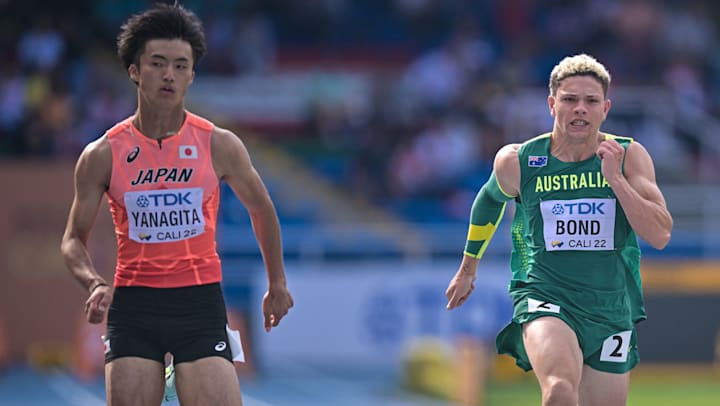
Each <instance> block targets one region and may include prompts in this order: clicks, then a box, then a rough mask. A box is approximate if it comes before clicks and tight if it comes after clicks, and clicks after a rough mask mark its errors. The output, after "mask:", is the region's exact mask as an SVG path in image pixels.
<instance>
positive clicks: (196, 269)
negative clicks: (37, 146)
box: [61, 4, 293, 406]
mask: <svg viewBox="0 0 720 406" xmlns="http://www.w3.org/2000/svg"><path fill="white" fill-rule="evenodd" d="M205 50H206V47H205V37H204V33H203V28H202V23H201V22H200V20H199V19H198V18H197V17H196V16H195V14H193V13H192V12H191V11H189V10H187V9H185V8H183V7H182V6H180V5H177V4H176V5H172V6H171V5H157V6H155V7H154V8H152V9H149V10H147V11H145V12H143V13H141V14H137V15H134V16H132V17H131V18H130V19H129V20H128V21H127V22H126V23H125V24H124V25H123V26H122V28H121V32H120V34H119V36H118V54H119V56H120V59H121V60H122V62H123V64H124V66H125V68H126V69H127V72H128V75H129V76H130V79H131V80H132V81H133V82H134V83H135V84H136V85H137V95H138V107H137V111H136V113H135V114H134V115H132V116H131V117H129V118H127V119H125V120H123V121H121V122H119V123H118V124H116V125H115V126H114V127H112V128H111V129H110V130H108V131H107V132H106V133H105V134H104V135H103V136H101V137H100V138H98V139H97V140H95V141H93V142H91V143H90V144H88V145H87V146H86V147H85V149H84V150H83V152H82V154H81V155H80V158H79V159H78V161H77V164H76V168H75V197H74V200H73V202H72V207H71V209H70V214H69V217H68V222H67V227H66V230H65V234H64V236H63V240H62V247H61V250H62V254H63V256H64V258H65V262H66V264H67V266H68V268H69V269H70V271H71V272H72V273H73V275H74V276H75V278H77V280H78V281H79V282H80V283H82V284H83V286H84V287H85V288H87V290H88V292H89V295H90V296H89V298H88V299H87V301H86V303H85V312H86V315H87V320H88V321H89V322H90V323H100V322H102V321H104V320H105V318H106V317H107V334H106V336H105V337H104V340H105V342H104V344H105V381H106V391H107V401H108V405H133V406H144V405H153V406H157V405H159V404H160V403H161V402H162V399H163V391H164V388H165V381H164V359H165V355H166V353H171V354H172V355H173V359H174V364H175V384H176V386H177V394H178V397H179V400H180V402H181V403H182V404H183V405H184V406H185V405H191V406H192V405H241V404H242V398H241V394H240V386H239V383H238V379H237V375H236V372H235V368H234V366H233V364H232V359H233V354H232V352H231V349H230V342H229V337H228V333H227V331H226V325H227V315H226V309H225V303H224V299H223V295H222V291H221V287H220V282H221V279H222V273H221V266H220V259H219V257H218V253H217V250H216V243H215V229H216V222H217V213H218V202H219V193H220V191H219V184H220V181H224V182H227V184H228V185H229V186H230V187H231V188H232V190H233V191H234V193H235V195H236V196H237V198H238V199H239V200H240V201H241V202H242V203H243V205H244V206H245V207H246V208H247V210H248V213H249V215H250V218H251V221H252V226H253V230H254V232H255V236H256V239H257V241H258V245H259V247H260V251H261V253H262V257H263V260H264V263H265V269H266V272H267V277H268V285H269V286H268V290H267V292H266V294H265V297H264V299H263V303H262V309H263V313H264V317H265V329H266V330H267V331H270V329H271V328H272V327H275V326H277V325H278V323H279V322H280V320H281V319H282V318H283V316H285V315H286V314H287V312H288V310H289V309H290V308H291V307H292V306H293V299H292V296H291V295H290V292H289V291H288V289H287V286H286V278H285V270H284V265H283V253H282V243H281V238H280V225H279V222H278V218H277V214H276V211H275V207H274V205H273V202H272V200H271V199H270V196H269V194H268V192H267V189H266V188H265V185H264V183H263V181H262V179H261V178H260V176H259V175H258V173H257V172H256V170H255V168H254V167H253V165H252V163H251V160H250V157H249V155H248V151H247V149H246V148H245V146H244V145H243V143H242V142H241V140H240V139H239V138H238V137H237V136H236V135H235V134H233V133H232V132H231V131H228V130H226V129H222V128H219V127H217V126H215V125H214V124H213V123H211V122H210V121H208V120H206V119H204V118H201V117H199V116H197V115H195V114H193V113H191V112H189V111H187V110H186V109H185V105H184V100H185V93H186V91H187V89H188V87H189V86H190V84H191V83H192V81H193V78H194V76H195V70H194V68H195V66H196V64H197V62H198V61H199V60H200V59H201V57H202V56H203V55H204V54H205ZM103 195H105V196H106V198H107V199H108V201H109V203H110V211H111V213H112V217H113V221H114V223H115V231H116V234H117V242H118V258H117V267H116V270H115V276H114V282H113V286H110V284H109V283H108V282H106V281H105V280H104V279H103V278H102V277H101V276H100V275H99V274H98V273H97V272H96V270H95V268H94V266H93V264H92V261H91V259H90V255H89V253H88V250H87V240H88V237H89V234H90V230H91V228H92V226H93V223H94V220H95V217H96V214H97V211H98V208H99V206H100V202H101V199H102V197H103Z"/></svg>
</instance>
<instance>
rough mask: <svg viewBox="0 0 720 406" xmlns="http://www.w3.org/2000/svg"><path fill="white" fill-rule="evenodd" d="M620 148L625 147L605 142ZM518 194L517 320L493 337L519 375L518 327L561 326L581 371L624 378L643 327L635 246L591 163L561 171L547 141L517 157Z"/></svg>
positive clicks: (597, 165) (513, 290)
mask: <svg viewBox="0 0 720 406" xmlns="http://www.w3.org/2000/svg"><path fill="white" fill-rule="evenodd" d="M606 137H608V138H613V139H615V140H616V141H618V142H619V143H620V144H621V145H622V146H623V147H625V148H626V149H627V146H628V145H629V144H630V143H631V142H632V139H631V138H626V137H618V136H614V135H609V134H606ZM518 159H519V162H520V190H519V191H520V193H519V196H518V198H517V199H516V212H515V215H514V218H513V223H512V241H513V251H512V254H511V262H510V265H511V269H512V280H511V282H510V295H511V297H512V298H513V302H514V315H513V321H512V322H511V323H510V324H509V325H508V326H506V327H505V329H503V331H502V332H501V333H500V334H499V336H498V338H497V343H496V344H497V348H498V352H499V353H508V354H510V355H512V356H514V357H515V358H516V359H517V364H518V365H519V366H520V367H522V368H523V369H525V370H529V369H531V368H532V366H531V365H530V362H529V360H528V359H527V355H526V354H525V350H524V345H523V343H522V327H521V325H522V324H523V323H526V322H529V321H531V320H533V319H535V318H538V317H542V316H555V317H559V318H561V319H562V320H564V321H565V322H566V323H567V324H568V325H569V326H570V327H571V328H572V329H573V330H574V331H575V333H576V335H577V336H578V340H579V342H580V346H581V348H582V350H583V356H584V359H585V363H586V364H588V365H590V366H591V367H593V368H595V369H598V370H601V371H606V372H615V373H622V372H626V371H627V370H629V369H631V368H632V367H633V366H634V365H635V364H636V363H637V360H638V355H637V348H636V345H635V343H636V337H635V330H634V324H635V323H636V322H638V321H640V320H644V319H645V318H646V316H645V309H644V305H643V299H642V285H641V280H640V250H639V248H638V243H637V237H636V235H635V233H634V231H633V230H632V228H631V227H630V224H629V223H628V220H627V218H626V217H625V213H624V211H623V209H622V207H621V206H620V203H619V202H618V201H617V200H616V198H615V194H614V193H613V191H612V189H611V188H610V185H609V184H608V183H607V181H606V180H605V178H604V177H603V175H602V172H601V161H600V159H599V158H598V157H597V156H595V155H593V156H592V157H591V158H589V159H587V160H584V161H581V162H562V161H560V160H558V159H557V158H555V157H554V156H552V155H551V154H550V134H549V133H548V134H543V135H540V136H538V137H535V138H533V139H531V140H528V141H526V142H525V143H523V144H522V146H521V147H520V148H519V150H518Z"/></svg>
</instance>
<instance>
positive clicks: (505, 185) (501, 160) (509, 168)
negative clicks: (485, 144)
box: [493, 144, 522, 196]
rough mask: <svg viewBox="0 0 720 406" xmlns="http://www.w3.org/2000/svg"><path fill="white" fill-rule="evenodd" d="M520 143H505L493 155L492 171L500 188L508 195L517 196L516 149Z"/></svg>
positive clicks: (518, 182) (518, 183) (517, 163)
mask: <svg viewBox="0 0 720 406" xmlns="http://www.w3.org/2000/svg"><path fill="white" fill-rule="evenodd" d="M521 146H522V144H507V145H505V146H504V147H502V148H500V150H499V151H498V152H497V154H496V155H495V162H494V163H493V171H494V172H495V177H496V178H497V181H498V183H499V184H500V188H501V189H502V190H503V192H504V193H505V194H506V195H508V196H517V195H518V193H519V188H520V163H519V162H520V161H519V159H518V151H519V150H520V147H521Z"/></svg>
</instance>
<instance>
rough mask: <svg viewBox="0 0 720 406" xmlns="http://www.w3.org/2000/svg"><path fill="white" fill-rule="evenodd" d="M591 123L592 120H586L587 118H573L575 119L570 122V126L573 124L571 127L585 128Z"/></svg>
mask: <svg viewBox="0 0 720 406" xmlns="http://www.w3.org/2000/svg"><path fill="white" fill-rule="evenodd" d="M589 125H590V122H589V121H585V120H582V119H579V118H578V119H575V120H573V121H571V122H570V126H571V127H576V128H584V127H587V126H589Z"/></svg>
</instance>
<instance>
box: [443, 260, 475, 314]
mask: <svg viewBox="0 0 720 406" xmlns="http://www.w3.org/2000/svg"><path fill="white" fill-rule="evenodd" d="M474 289H475V273H474V272H473V273H471V272H468V271H467V270H465V269H463V268H461V269H460V270H459V271H457V273H456V274H455V276H454V277H453V278H452V280H451V281H450V285H449V286H448V288H447V290H446V291H445V296H447V298H448V304H447V308H448V310H451V309H454V308H456V307H458V306H460V305H462V304H463V303H465V301H466V300H467V298H468V297H470V294H471V293H472V291H473V290H474Z"/></svg>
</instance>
